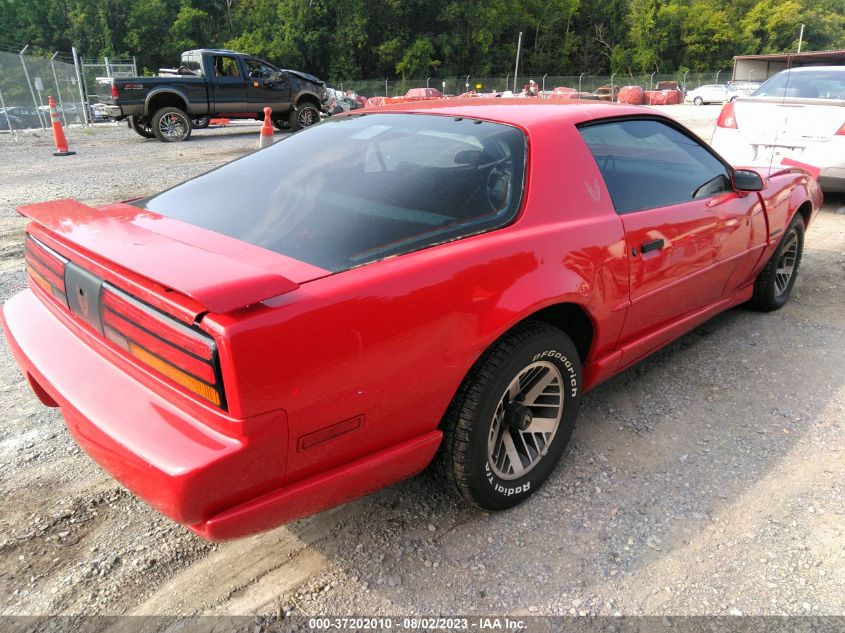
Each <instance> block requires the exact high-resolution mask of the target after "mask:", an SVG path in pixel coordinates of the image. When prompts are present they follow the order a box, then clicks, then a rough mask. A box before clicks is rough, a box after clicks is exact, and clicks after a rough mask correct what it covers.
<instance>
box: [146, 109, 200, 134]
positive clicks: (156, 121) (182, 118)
mask: <svg viewBox="0 0 845 633" xmlns="http://www.w3.org/2000/svg"><path fill="white" fill-rule="evenodd" d="M152 126H153V133H154V134H155V135H156V138H157V139H158V140H160V141H162V142H163V143H177V142H179V141H187V140H188V139H189V138H190V137H191V118H190V117H189V116H188V115H187V114H185V112H183V111H182V110H180V109H179V108H174V107H172V106H171V107H167V108H161V109H160V110H156V113H155V114H153V119H152Z"/></svg>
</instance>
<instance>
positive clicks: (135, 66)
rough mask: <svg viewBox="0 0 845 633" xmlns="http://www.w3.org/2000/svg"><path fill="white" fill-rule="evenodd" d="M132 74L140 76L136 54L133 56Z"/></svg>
mask: <svg viewBox="0 0 845 633" xmlns="http://www.w3.org/2000/svg"><path fill="white" fill-rule="evenodd" d="M132 76H133V77H137V76H138V64H137V62H136V61H135V56H134V55H133V56H132Z"/></svg>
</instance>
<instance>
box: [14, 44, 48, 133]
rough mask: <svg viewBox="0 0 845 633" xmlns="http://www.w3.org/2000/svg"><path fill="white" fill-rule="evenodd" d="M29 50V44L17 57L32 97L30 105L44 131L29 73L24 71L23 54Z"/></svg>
mask: <svg viewBox="0 0 845 633" xmlns="http://www.w3.org/2000/svg"><path fill="white" fill-rule="evenodd" d="M28 48H29V44H27V45H26V46H24V47H23V49H22V50H21V52H20V53H19V54H18V56H19V57H20V58H21V66H23V74H24V77H26V83H27V85H28V86H29V94H31V95H32V105H34V106H35V111H36V112H37V113H38V123H39V124H40V125H41V129H42V130H46V129H47V128H46V126H45V125H44V119H42V118H41V116H42V114H43V113H42V112H41V110H39V109H38V100H37V99H36V98H35V90H34V89H33V88H32V82H31V81H30V80H29V71H28V70H27V69H26V60H25V59H24V57H23V54H24V53H25V52H26V49H28Z"/></svg>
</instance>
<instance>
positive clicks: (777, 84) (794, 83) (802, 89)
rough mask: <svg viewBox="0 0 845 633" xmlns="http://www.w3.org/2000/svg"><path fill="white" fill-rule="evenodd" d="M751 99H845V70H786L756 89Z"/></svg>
mask: <svg viewBox="0 0 845 633" xmlns="http://www.w3.org/2000/svg"><path fill="white" fill-rule="evenodd" d="M751 96H752V97H787V98H789V97H791V98H796V99H838V100H843V99H845V68H843V69H841V70H840V69H825V70H803V69H802V70H798V71H790V70H786V71H783V72H780V73H778V74H777V75H775V76H774V77H772V78H771V79H769V80H768V81H767V82H766V83H764V84H763V85H762V86H760V87H759V88H757V90H755V91H754V93H753V94H752V95H751Z"/></svg>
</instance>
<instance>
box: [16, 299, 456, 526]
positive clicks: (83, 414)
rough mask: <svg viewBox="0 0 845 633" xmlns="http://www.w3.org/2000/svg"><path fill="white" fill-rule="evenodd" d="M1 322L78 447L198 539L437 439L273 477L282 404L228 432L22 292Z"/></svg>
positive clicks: (411, 466) (282, 512) (413, 453)
mask: <svg viewBox="0 0 845 633" xmlns="http://www.w3.org/2000/svg"><path fill="white" fill-rule="evenodd" d="M0 320H2V323H3V328H4V330H5V333H6V338H7V340H8V342H9V345H10V347H11V349H12V353H13V354H14V356H15V360H16V361H17V363H18V365H19V366H20V367H21V369H22V370H23V372H24V374H25V375H26V377H27V379H28V381H29V382H30V384H31V385H32V387H33V389H34V391H35V393H36V395H37V396H38V397H39V399H40V400H41V401H42V402H44V403H45V404H47V405H53V406H58V407H59V408H60V409H61V411H62V414H63V415H64V418H65V422H66V424H67V427H68V429H69V430H70V432H71V434H72V435H73V437H74V439H75V440H76V441H77V443H78V444H79V445H80V446H81V447H82V449H83V450H85V452H86V453H88V454H89V455H90V456H91V457H92V458H93V459H94V460H95V461H96V462H97V463H98V464H100V466H102V467H103V468H104V469H105V470H106V471H108V472H109V473H110V474H111V475H112V476H113V477H114V478H115V479H117V480H118V481H119V482H120V483H122V484H123V485H124V486H126V487H127V488H128V489H129V490H131V491H132V492H133V493H134V494H136V495H137V496H139V497H141V498H142V499H144V500H145V501H147V502H148V503H149V504H150V505H152V506H153V507H155V508H156V509H158V510H159V511H160V512H161V513H162V514H164V515H166V516H168V517H170V518H171V519H173V520H174V521H177V522H179V523H183V524H186V525H188V526H189V527H190V528H191V529H193V530H194V531H195V532H197V533H198V534H200V535H201V536H203V537H205V538H209V539H213V540H224V539H229V538H237V537H240V536H246V535H248V534H252V533H255V532H258V531H261V530H265V529H268V528H270V527H273V526H276V525H279V524H281V523H285V522H287V521H291V520H293V519H296V518H300V517H302V516H306V515H308V514H313V513H315V512H319V511H321V510H324V509H326V508H328V507H331V506H334V505H338V504H340V503H343V502H345V501H348V500H349V499H352V498H354V497H357V496H360V495H362V494H366V493H368V492H371V491H373V490H375V489H377V488H381V487H384V486H386V485H389V484H391V483H394V482H396V481H399V480H401V479H404V478H406V477H409V476H412V475H414V474H416V473H418V472H420V471H421V470H422V469H423V468H425V466H426V465H427V464H428V462H429V461H430V460H431V458H432V457H433V455H434V452H435V451H436V450H437V447H438V445H439V443H440V439H441V433H440V432H439V431H434V432H432V433H429V434H427V435H425V436H422V437H419V438H414V439H413V440H410V441H408V442H406V443H404V444H401V445H399V446H395V447H392V448H390V449H387V450H385V451H382V452H380V453H377V454H375V455H372V456H368V457H367V458H365V459H362V460H359V461H358V462H354V463H352V464H347V465H345V466H342V467H340V468H337V469H334V470H332V471H329V472H326V473H321V474H320V475H317V476H315V477H312V478H309V479H307V480H303V481H300V482H297V483H296V484H294V485H292V486H289V487H283V475H284V470H285V455H286V452H287V421H286V419H285V415H284V413H283V412H281V411H277V412H272V413H268V414H263V415H262V416H258V417H256V418H253V419H251V420H249V423H248V424H243V423H242V421H233V420H228V422H229V424H230V425H231V426H232V427H233V428H234V427H238V426H241V427H245V428H248V429H249V432H248V433H244V434H234V433H233V434H232V435H229V434H226V433H223V432H221V431H220V430H219V429H220V428H225V423H226V422H227V420H225V419H224V420H221V419H220V418H221V417H223V416H220V415H219V414H215V413H213V412H211V411H210V410H207V409H205V407H199V406H197V407H189V406H185V405H184V404H183V403H177V399H176V398H171V397H169V396H170V394H166V393H159V392H158V391H156V390H154V389H152V388H151V387H149V386H148V385H146V384H144V383H143V382H141V381H140V380H137V379H136V378H135V377H133V376H131V375H130V374H129V373H128V372H127V371H125V370H124V368H122V367H120V366H119V365H118V364H117V363H116V362H113V361H112V359H110V358H108V357H107V356H108V354H107V353H105V352H104V350H105V351H108V348H107V347H106V346H105V345H104V344H102V343H101V342H99V340H98V339H96V338H95V337H94V336H93V335H89V334H88V333H87V330H83V329H82V327H81V326H79V325H78V324H76V323H75V322H73V321H72V318H71V317H70V316H66V315H64V314H58V313H57V311H54V310H53V309H52V308H50V307H48V306H46V305H45V304H44V303H43V302H42V301H41V300H39V299H38V297H36V296H35V295H34V294H33V292H32V291H31V290H24V291H23V292H21V293H19V294H17V295H15V296H14V297H12V298H11V299H10V300H9V301H8V302H7V303H6V305H5V306H4V307H3V311H2V314H0ZM99 348H102V349H99ZM215 418H216V419H215ZM239 422H241V423H240V424H239Z"/></svg>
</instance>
